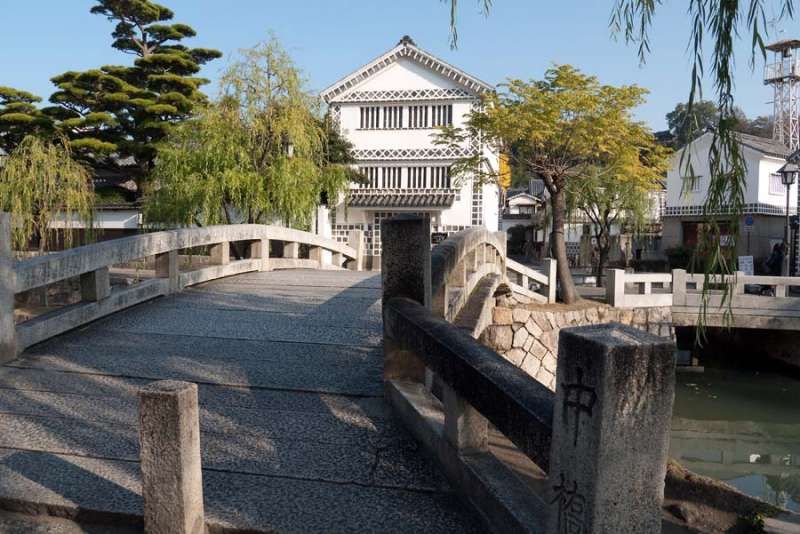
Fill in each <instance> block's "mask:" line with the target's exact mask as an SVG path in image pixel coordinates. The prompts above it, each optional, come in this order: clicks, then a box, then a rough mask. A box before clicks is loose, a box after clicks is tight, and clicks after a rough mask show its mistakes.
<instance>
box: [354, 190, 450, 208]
mask: <svg viewBox="0 0 800 534" xmlns="http://www.w3.org/2000/svg"><path fill="white" fill-rule="evenodd" d="M455 199H456V194H455V192H452V193H451V192H431V193H390V192H387V193H359V192H354V193H350V200H349V201H348V205H349V206H352V207H354V208H449V207H450V206H452V205H453V202H454V201H455Z"/></svg>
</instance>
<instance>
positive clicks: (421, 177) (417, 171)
mask: <svg viewBox="0 0 800 534" xmlns="http://www.w3.org/2000/svg"><path fill="white" fill-rule="evenodd" d="M408 187H409V188H411V189H425V188H427V187H428V168H427V167H409V168H408Z"/></svg>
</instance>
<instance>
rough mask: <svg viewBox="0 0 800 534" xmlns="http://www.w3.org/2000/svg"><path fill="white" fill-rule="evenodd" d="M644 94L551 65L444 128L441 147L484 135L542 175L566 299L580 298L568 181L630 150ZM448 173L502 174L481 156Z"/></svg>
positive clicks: (512, 82) (481, 177) (513, 161)
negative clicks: (570, 254) (457, 125)
mask: <svg viewBox="0 0 800 534" xmlns="http://www.w3.org/2000/svg"><path fill="white" fill-rule="evenodd" d="M645 93H646V91H645V90H644V89H641V88H639V87H636V86H623V87H613V86H609V85H602V84H601V83H600V82H598V80H597V78H595V77H593V76H588V75H586V74H583V73H581V72H580V71H578V70H577V69H575V68H574V67H571V66H569V65H560V66H556V67H553V68H550V69H548V70H547V71H546V72H545V76H544V79H542V80H534V81H530V82H525V81H522V80H510V81H509V82H508V83H507V84H505V85H504V86H501V88H500V91H498V92H497V93H496V94H492V95H489V96H488V97H487V98H486V102H485V105H484V106H483V109H482V110H479V111H475V112H472V113H471V114H470V116H469V117H468V120H467V123H466V128H465V129H454V128H449V129H444V130H443V132H442V133H441V134H440V136H439V138H438V141H437V142H439V143H440V144H441V143H445V144H452V145H458V146H459V147H462V146H464V145H465V143H467V142H468V141H469V138H471V137H473V136H478V135H481V136H483V139H484V140H485V141H486V142H488V143H490V144H491V145H494V146H496V147H497V148H498V149H499V150H500V151H501V152H502V153H504V154H507V155H508V157H509V160H510V161H509V163H510V165H511V166H512V167H517V168H520V169H522V171H523V172H524V173H525V174H526V175H528V176H538V177H540V178H542V179H543V180H544V183H545V187H546V188H547V190H548V192H549V193H550V205H551V208H552V209H551V216H552V239H551V245H552V247H553V252H554V255H555V257H556V259H557V260H558V270H559V274H558V276H559V281H560V283H561V287H562V297H563V298H564V300H565V301H566V302H567V303H570V302H573V301H574V300H577V293H576V291H575V286H574V283H573V281H572V276H571V274H570V272H569V262H568V261H567V253H566V244H565V242H564V224H565V217H566V212H567V204H566V194H567V186H568V184H569V183H571V182H572V181H574V180H576V179H577V180H579V179H581V178H582V177H583V176H586V175H588V174H589V171H590V170H591V169H592V168H593V167H595V166H596V165H597V164H598V163H602V162H608V161H613V160H614V158H618V157H620V155H621V154H628V155H629V154H630V153H631V149H630V148H629V147H628V145H629V144H630V143H631V139H633V138H634V137H635V136H634V133H633V132H634V131H639V130H642V126H641V125H640V124H638V123H635V122H634V121H633V120H632V118H631V111H632V109H633V108H634V107H636V106H637V105H639V104H640V103H641V102H642V101H643V99H644V94H645ZM634 152H635V151H634ZM626 157H629V156H626ZM453 170H454V173H455V174H457V175H460V176H463V175H466V174H470V175H472V176H476V177H477V178H478V179H479V180H480V181H485V180H493V181H496V180H497V179H498V178H499V177H498V175H497V172H496V171H492V170H491V167H489V166H488V165H486V162H484V161H483V159H482V155H481V154H474V155H473V156H471V157H469V158H466V159H463V160H460V161H458V162H456V164H455V165H454V166H453Z"/></svg>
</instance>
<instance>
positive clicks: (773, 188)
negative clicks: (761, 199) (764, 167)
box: [769, 173, 786, 195]
mask: <svg viewBox="0 0 800 534" xmlns="http://www.w3.org/2000/svg"><path fill="white" fill-rule="evenodd" d="M769 194H770V195H785V194H786V186H785V185H783V182H782V181H781V175H780V174H778V173H773V174H770V175H769Z"/></svg>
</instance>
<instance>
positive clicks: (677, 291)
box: [672, 269, 686, 306]
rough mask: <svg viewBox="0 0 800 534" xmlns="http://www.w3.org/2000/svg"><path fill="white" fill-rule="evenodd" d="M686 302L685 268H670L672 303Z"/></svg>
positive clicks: (680, 303)
mask: <svg viewBox="0 0 800 534" xmlns="http://www.w3.org/2000/svg"><path fill="white" fill-rule="evenodd" d="M684 304H686V270H685V269H672V305H673V306H683V305H684Z"/></svg>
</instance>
